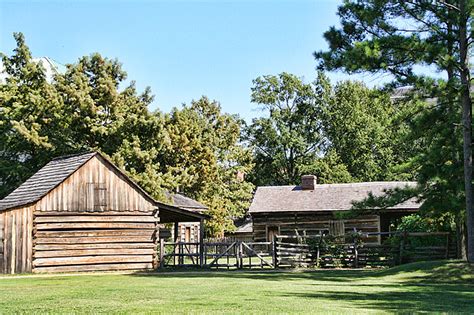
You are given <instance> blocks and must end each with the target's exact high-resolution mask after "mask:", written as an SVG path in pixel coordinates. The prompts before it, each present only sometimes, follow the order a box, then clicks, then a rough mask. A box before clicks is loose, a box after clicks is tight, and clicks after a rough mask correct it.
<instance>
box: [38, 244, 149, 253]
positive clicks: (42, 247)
mask: <svg viewBox="0 0 474 315" xmlns="http://www.w3.org/2000/svg"><path fill="white" fill-rule="evenodd" d="M106 248H116V249H123V248H156V247H155V244H153V243H100V244H38V245H36V246H35V253H37V252H38V251H43V250H68V249H106Z"/></svg>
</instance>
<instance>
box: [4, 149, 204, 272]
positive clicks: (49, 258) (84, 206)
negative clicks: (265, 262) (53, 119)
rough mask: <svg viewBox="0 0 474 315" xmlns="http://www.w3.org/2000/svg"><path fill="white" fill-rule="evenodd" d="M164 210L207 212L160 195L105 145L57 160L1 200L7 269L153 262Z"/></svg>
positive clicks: (182, 215) (181, 216)
mask: <svg viewBox="0 0 474 315" xmlns="http://www.w3.org/2000/svg"><path fill="white" fill-rule="evenodd" d="M160 211H162V212H161V213H160ZM160 214H161V216H163V218H164V220H162V222H180V221H186V222H187V221H195V222H201V223H202V221H203V218H204V216H202V215H200V214H196V213H192V212H190V211H187V210H185V209H180V208H177V207H174V206H171V205H165V204H162V203H159V202H156V201H155V200H154V199H153V198H152V197H151V196H149V195H148V194H147V193H146V192H145V191H144V190H143V189H141V188H140V187H139V186H138V185H137V184H136V183H134V182H133V181H132V180H131V179H130V178H128V177H127V176H126V175H125V174H124V173H123V172H122V171H121V170H120V169H119V168H117V167H116V166H114V165H113V164H112V163H111V162H110V161H109V160H107V159H106V158H105V157H104V156H102V155H101V154H99V153H97V152H91V153H85V154H78V155H72V156H65V157H60V158H57V159H54V160H52V161H51V162H49V163H48V164H47V165H46V166H44V167H43V168H42V169H40V170H39V171H38V172H37V173H36V174H34V175H33V176H32V177H30V178H29V179H28V180H27V181H26V182H25V183H23V184H22V185H21V186H20V187H18V188H17V189H16V190H14V191H13V192H12V193H11V194H10V195H8V196H7V197H5V198H4V199H3V200H1V201H0V273H21V272H69V271H95V270H143V269H152V268H154V267H156V266H157V264H158V261H157V259H158V258H157V254H156V246H157V242H158V237H159V235H158V234H159V233H158V230H159V229H158V224H159V222H160Z"/></svg>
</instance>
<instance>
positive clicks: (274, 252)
mask: <svg viewBox="0 0 474 315" xmlns="http://www.w3.org/2000/svg"><path fill="white" fill-rule="evenodd" d="M272 260H273V261H272V262H273V268H275V269H276V268H278V257H277V242H276V237H275V236H274V237H273V240H272Z"/></svg>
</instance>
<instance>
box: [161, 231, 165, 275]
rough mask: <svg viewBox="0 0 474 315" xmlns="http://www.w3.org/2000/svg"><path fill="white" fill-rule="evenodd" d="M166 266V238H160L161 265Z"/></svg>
mask: <svg viewBox="0 0 474 315" xmlns="http://www.w3.org/2000/svg"><path fill="white" fill-rule="evenodd" d="M164 266H165V240H164V239H162V238H160V267H161V268H163V267H164Z"/></svg>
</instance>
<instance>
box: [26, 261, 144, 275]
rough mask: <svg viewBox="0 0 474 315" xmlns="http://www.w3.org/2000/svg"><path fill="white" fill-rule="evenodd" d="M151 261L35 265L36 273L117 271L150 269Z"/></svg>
mask: <svg viewBox="0 0 474 315" xmlns="http://www.w3.org/2000/svg"><path fill="white" fill-rule="evenodd" d="M152 267H153V266H152V264H151V263H129V264H126V263H124V264H91V265H72V266H56V267H35V268H34V269H33V272H34V273H54V272H81V271H117V270H148V269H152Z"/></svg>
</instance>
